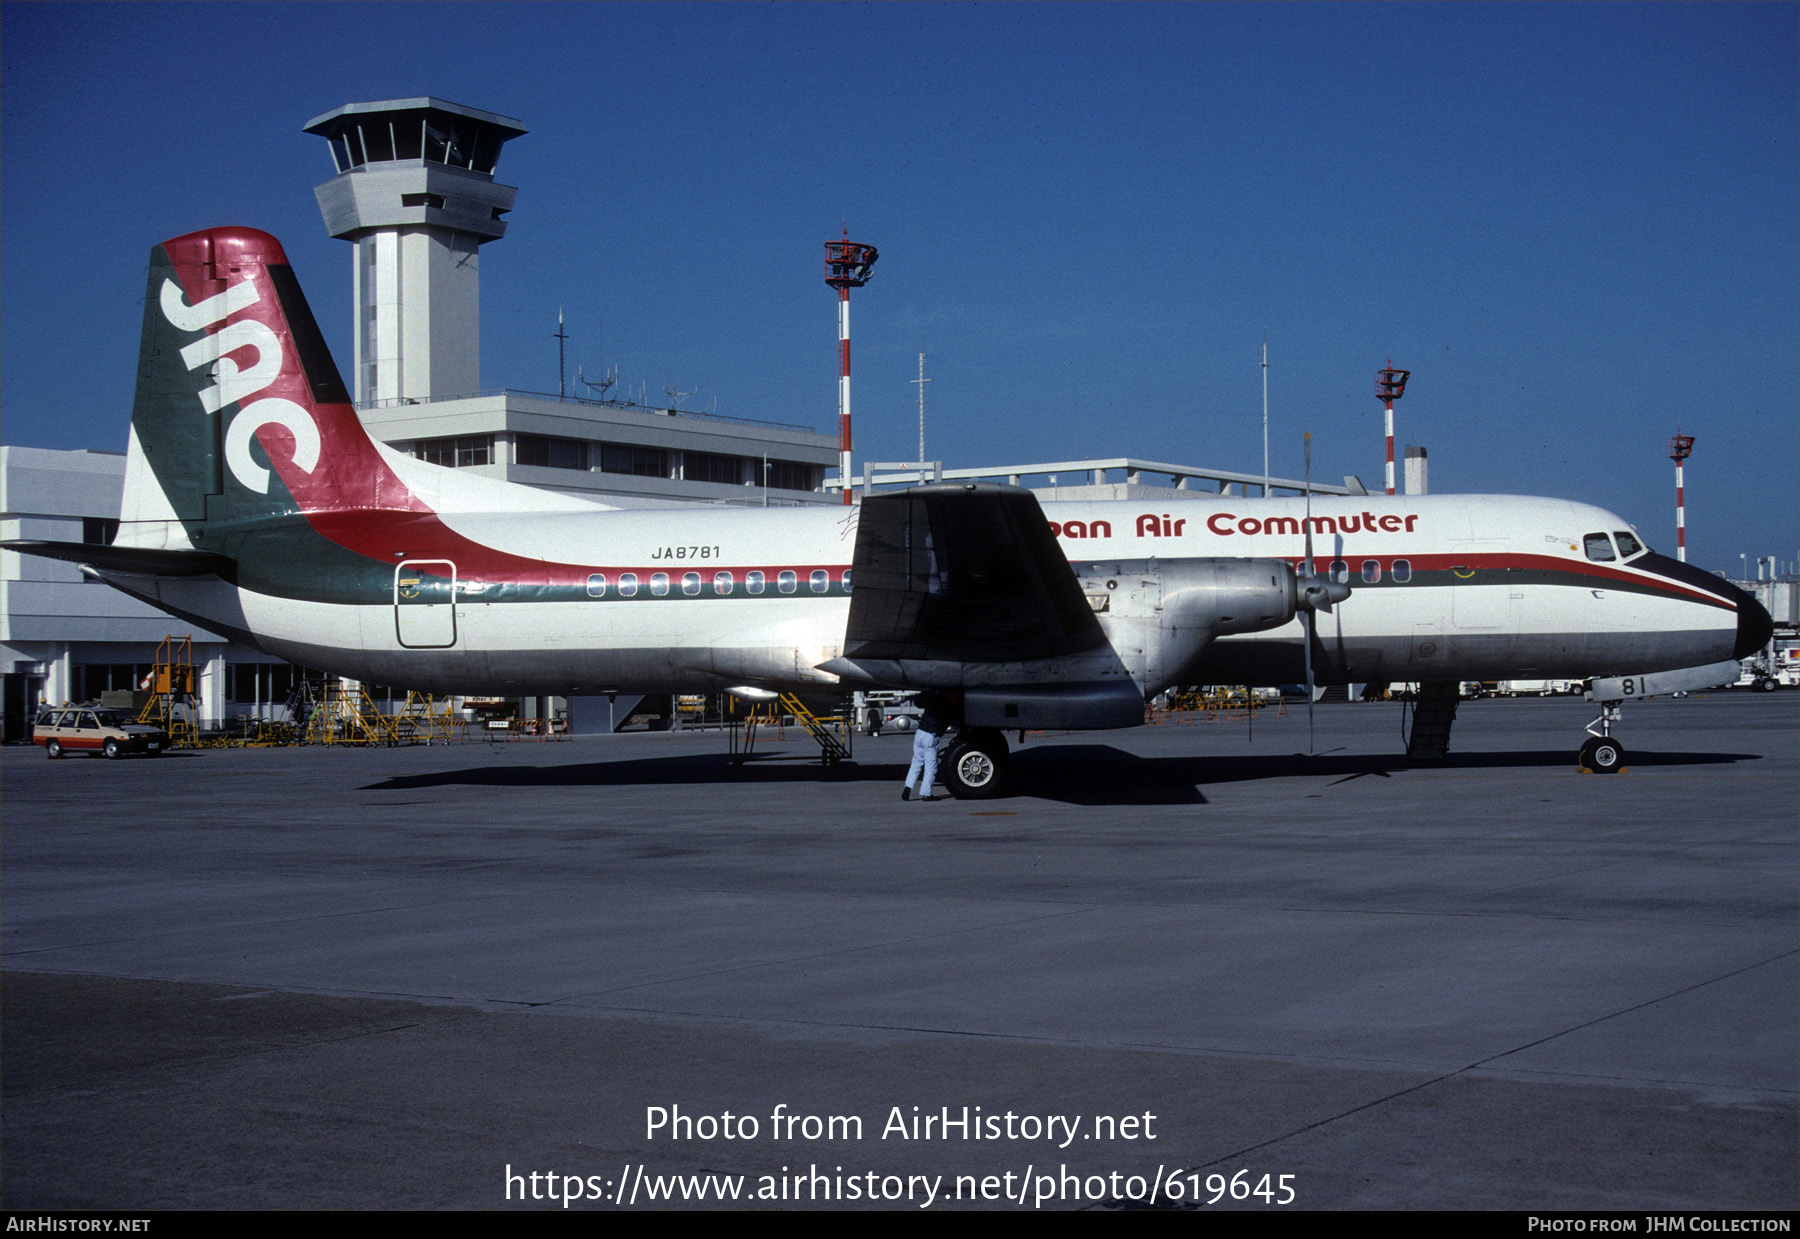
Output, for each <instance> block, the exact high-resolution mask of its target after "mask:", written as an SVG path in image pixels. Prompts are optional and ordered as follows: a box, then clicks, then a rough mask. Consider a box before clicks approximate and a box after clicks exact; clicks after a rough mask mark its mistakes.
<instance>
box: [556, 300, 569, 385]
mask: <svg viewBox="0 0 1800 1239" xmlns="http://www.w3.org/2000/svg"><path fill="white" fill-rule="evenodd" d="M568 343H569V333H568V332H566V331H564V330H563V312H562V307H561V306H560V305H559V306H557V307H556V398H557V399H558V400H561V399H562V398H563V397H564V396H566V395H568V392H566V391H565V390H563V389H564V387H565V386H566V380H565V379H564V378H563V376H564V375H565V374H567V373H568V372H569V367H568V362H567V360H566V359H565V357H564V350H565V349H566V348H567V347H568Z"/></svg>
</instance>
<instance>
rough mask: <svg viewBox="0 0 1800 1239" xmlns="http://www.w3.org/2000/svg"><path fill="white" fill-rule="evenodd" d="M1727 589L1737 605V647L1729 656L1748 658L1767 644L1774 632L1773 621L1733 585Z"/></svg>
mask: <svg viewBox="0 0 1800 1239" xmlns="http://www.w3.org/2000/svg"><path fill="white" fill-rule="evenodd" d="M1728 588H1729V589H1730V590H1731V592H1732V594H1733V595H1734V596H1735V597H1736V599H1737V604H1738V630H1737V645H1736V646H1734V647H1733V648H1732V654H1731V656H1732V657H1733V658H1748V657H1750V655H1752V654H1754V653H1756V651H1758V650H1760V649H1762V647H1763V646H1765V645H1767V644H1768V643H1769V638H1770V636H1772V635H1773V634H1774V632H1775V621H1774V620H1773V619H1771V618H1770V617H1769V613H1768V612H1767V611H1765V610H1763V608H1762V604H1761V603H1760V602H1758V601H1757V600H1756V599H1755V598H1753V597H1751V596H1750V595H1749V594H1747V593H1745V592H1744V591H1743V590H1741V589H1739V588H1737V586H1735V585H1733V586H1728Z"/></svg>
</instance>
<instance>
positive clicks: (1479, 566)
mask: <svg viewBox="0 0 1800 1239" xmlns="http://www.w3.org/2000/svg"><path fill="white" fill-rule="evenodd" d="M1505 547H1506V544H1505V543H1503V542H1459V543H1457V544H1456V545H1455V546H1454V547H1453V548H1452V554H1453V556H1454V557H1455V558H1456V559H1458V560H1459V561H1461V562H1459V563H1457V564H1456V565H1455V566H1454V567H1452V568H1451V577H1452V579H1453V581H1454V585H1453V586H1452V588H1451V590H1450V622H1451V623H1452V624H1454V625H1455V626H1456V627H1457V628H1459V629H1465V630H1466V629H1487V630H1490V631H1496V632H1497V631H1500V630H1502V629H1505V628H1508V627H1510V626H1511V624H1512V619H1513V614H1512V610H1513V598H1512V589H1511V585H1510V582H1509V581H1508V580H1507V574H1506V572H1505V570H1504V569H1496V568H1493V567H1488V566H1485V565H1484V564H1483V561H1484V560H1487V559H1490V558H1491V557H1492V556H1493V555H1494V554H1495V553H1496V552H1498V551H1502V550H1504V549H1505Z"/></svg>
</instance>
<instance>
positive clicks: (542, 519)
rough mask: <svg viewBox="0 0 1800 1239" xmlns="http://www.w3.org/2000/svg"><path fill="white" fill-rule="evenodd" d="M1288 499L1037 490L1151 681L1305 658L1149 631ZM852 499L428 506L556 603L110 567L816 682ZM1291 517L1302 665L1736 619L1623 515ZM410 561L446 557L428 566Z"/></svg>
mask: <svg viewBox="0 0 1800 1239" xmlns="http://www.w3.org/2000/svg"><path fill="white" fill-rule="evenodd" d="M418 468H419V466H417V465H415V466H413V469H414V471H416V470H417V469H418ZM1307 509H1308V505H1307V501H1306V500H1305V499H1304V498H1292V499H1243V498H1235V497H1229V496H1221V497H1218V498H1208V499H1199V500H1195V499H1188V500H1183V501H1179V502H1174V503H1169V504H1165V505H1156V504H1152V503H1147V502H1141V501H1116V502H1091V503H1046V504H1044V505H1043V510H1044V513H1045V515H1046V517H1047V518H1048V519H1049V521H1050V522H1051V526H1052V530H1053V532H1055V533H1056V535H1057V537H1058V541H1059V544H1060V545H1061V547H1062V548H1063V550H1064V552H1065V553H1066V555H1067V556H1068V558H1069V561H1070V563H1071V564H1072V565H1073V566H1074V568H1075V571H1076V575H1077V577H1078V579H1079V580H1080V581H1081V582H1082V586H1083V591H1084V592H1085V593H1086V594H1087V595H1088V597H1089V600H1090V602H1091V603H1092V604H1093V605H1094V608H1095V610H1096V611H1097V612H1098V613H1099V614H1098V619H1099V621H1100V624H1101V627H1102V630H1103V632H1105V634H1106V636H1107V638H1108V639H1109V641H1110V642H1111V643H1112V645H1113V648H1114V651H1115V652H1116V653H1117V654H1118V656H1119V658H1120V659H1121V660H1122V661H1123V662H1124V664H1125V666H1126V668H1127V669H1128V670H1129V672H1130V674H1131V676H1132V678H1133V680H1134V681H1136V682H1137V685H1138V687H1139V688H1140V689H1141V690H1142V691H1143V692H1144V693H1145V695H1146V696H1148V695H1153V694H1155V693H1156V692H1159V691H1161V690H1162V689H1164V688H1166V687H1168V686H1169V685H1170V684H1175V683H1220V682H1223V683H1251V684H1256V683H1283V682H1290V681H1294V680H1297V679H1299V678H1300V676H1301V667H1302V661H1303V622H1304V620H1303V617H1296V618H1294V619H1293V620H1291V621H1289V622H1287V623H1285V624H1283V625H1282V626H1280V627H1276V628H1273V629H1270V630H1268V631H1263V632H1255V633H1243V634H1237V635H1227V636H1221V637H1219V638H1217V639H1216V640H1211V641H1209V642H1207V643H1205V645H1204V648H1201V649H1197V650H1196V649H1193V648H1190V647H1189V646H1186V645H1183V646H1180V647H1179V648H1177V647H1176V646H1174V645H1170V644H1169V641H1168V639H1167V638H1166V636H1165V634H1164V630H1163V628H1162V619H1161V611H1162V590H1163V587H1164V578H1165V576H1167V575H1168V574H1169V571H1170V570H1171V568H1172V567H1173V566H1174V565H1178V564H1179V563H1180V562H1181V561H1185V560H1206V559H1264V560H1282V561H1286V562H1288V563H1295V562H1297V561H1301V560H1302V559H1303V557H1304V556H1305V554H1306V550H1307V547H1306V539H1305V536H1304V534H1303V533H1302V532H1301V527H1302V526H1301V522H1302V521H1303V520H1304V519H1305V518H1306V514H1307ZM857 514H858V509H856V508H850V509H839V508H777V509H744V508H695V509H679V510H605V509H596V508H593V507H584V508H582V509H579V510H573V511H525V512H515V513H503V514H481V513H475V512H467V511H464V512H457V511H451V510H439V511H438V513H437V515H438V517H439V518H440V519H441V520H442V521H443V522H444V524H446V525H448V526H450V527H451V528H453V529H454V530H455V531H457V532H458V533H459V534H461V535H463V536H464V537H466V538H467V539H469V540H470V541H471V542H473V543H477V544H480V545H481V546H483V547H486V548H491V549H492V550H494V551H496V552H501V553H504V554H505V555H506V556H508V557H509V558H510V559H511V560H513V561H514V562H516V561H517V560H519V559H527V560H531V561H539V562H542V563H544V564H547V565H565V566H566V565H570V564H577V565H591V566H592V574H593V576H592V578H590V579H592V580H595V581H597V582H598V584H597V587H594V588H591V589H589V590H588V591H585V592H583V594H582V595H581V596H579V597H571V596H567V595H566V591H565V596H561V597H557V598H554V599H551V600H534V599H533V598H532V597H531V594H532V589H531V582H530V581H517V580H513V581H500V580H493V579H485V578H484V574H483V573H482V572H481V571H480V570H479V568H478V566H476V565H456V566H455V577H456V584H455V587H454V590H453V591H452V593H451V595H450V596H448V597H446V599H445V600H444V601H441V602H437V603H435V604H430V603H427V604H420V603H419V602H416V601H412V602H409V601H408V600H406V599H403V598H402V596H401V594H402V591H403V589H404V588H405V582H406V581H407V580H408V579H409V578H408V577H407V576H406V573H407V572H408V571H409V569H408V568H407V567H406V566H404V565H406V564H408V563H410V562H412V561H409V560H407V558H406V555H407V548H405V547H395V548H394V549H393V554H394V555H395V556H396V560H397V561H398V562H399V563H400V564H401V565H402V566H400V567H396V569H395V588H394V592H393V596H392V597H391V598H386V599H382V600H379V601H375V600H370V601H366V602H361V603H355V604H350V603H343V602H319V601H309V600H307V599H305V598H301V597H280V596H275V595H273V594H270V593H259V592H253V591H251V590H247V589H241V588H236V587H233V586H230V585H227V584H225V583H223V582H221V581H217V580H211V579H207V580H199V579H162V580H150V579H146V578H130V579H128V580H127V579H119V580H118V581H117V582H116V583H118V584H120V585H121V586H122V587H125V588H128V589H130V590H131V591H132V592H134V593H138V594H140V595H141V596H144V597H146V598H149V599H150V600H152V601H155V602H157V603H158V604H159V605H162V606H165V607H167V608H169V609H171V610H173V611H175V612H177V613H179V614H182V615H185V616H188V617H191V618H193V619H195V620H198V621H200V622H205V623H211V624H213V625H215V626H217V627H220V628H223V629H226V630H229V631H232V632H234V633H236V634H237V635H240V636H242V637H244V638H246V639H248V640H251V641H253V642H254V643H255V644H256V645H258V646H259V647H261V648H262V649H264V650H267V651H268V652H270V653H273V654H277V655H279V656H282V657H284V658H287V659H289V660H290V661H293V662H296V663H299V664H302V665H306V666H313V667H319V668H322V669H325V670H328V671H332V672H335V673H339V674H344V675H350V676H355V677H358V678H361V679H365V680H370V681H374V682H378V683H384V684H391V685H395V686H402V687H417V688H421V689H432V690H437V691H459V692H497V693H509V694H510V693H519V694H522V693H549V692H554V693H592V692H602V691H609V690H630V691H661V692H672V691H707V690H711V689H717V688H722V687H731V686H737V685H760V686H764V687H771V688H795V687H808V686H820V685H828V684H831V683H833V682H835V681H834V677H833V676H832V675H830V674H828V673H826V672H823V671H819V670H817V668H818V666H819V664H821V663H824V662H827V661H828V660H831V659H833V658H836V657H839V656H840V655H842V654H844V653H845V651H844V634H845V626H846V621H847V618H848V614H849V607H850V598H849V596H848V593H847V591H846V590H845V589H844V583H845V582H844V578H845V577H846V575H847V574H848V573H849V571H850V567H851V563H852V559H853V552H854V548H855V543H856V522H857ZM1311 514H1312V528H1313V531H1314V532H1313V537H1312V543H1313V555H1314V560H1315V563H1316V569H1317V571H1318V572H1319V573H1320V574H1322V575H1324V574H1334V575H1337V576H1340V577H1343V578H1346V579H1347V580H1348V582H1349V584H1350V586H1351V594H1350V597H1349V598H1348V599H1346V600H1345V601H1343V602H1341V603H1339V604H1338V605H1337V606H1336V607H1334V608H1332V610H1331V611H1329V612H1328V613H1322V614H1320V615H1319V616H1318V633H1317V636H1318V640H1317V642H1316V645H1315V664H1316V665H1315V674H1316V676H1317V678H1318V679H1319V680H1320V681H1321V682H1327V683H1330V682H1346V681H1350V680H1358V681H1362V680H1397V681H1398V680H1427V679H1433V680H1441V679H1496V678H1511V677H1517V676H1536V677H1556V678H1584V677H1587V676H1593V675H1614V674H1630V673H1636V672H1640V671H1647V670H1655V669H1661V668H1667V667H1678V666H1691V665H1697V664H1701V663H1706V662H1710V661H1714V660H1716V659H1718V658H1724V657H1730V656H1731V646H1732V641H1733V638H1734V636H1735V633H1736V624H1737V619H1736V616H1735V614H1734V612H1733V611H1732V610H1731V609H1730V608H1729V607H1728V606H1725V605H1722V604H1721V602H1720V600H1719V599H1717V598H1710V599H1709V598H1708V597H1707V596H1706V595H1705V594H1704V592H1702V591H1698V590H1696V589H1694V588H1690V587H1686V586H1682V585H1681V584H1680V583H1678V582H1674V581H1671V580H1670V579H1668V578H1667V577H1666V576H1663V575H1659V574H1658V573H1657V572H1654V571H1651V570H1649V568H1648V567H1647V566H1645V565H1650V564H1652V563H1654V562H1658V561H1661V557H1659V556H1654V555H1650V554H1649V553H1647V552H1640V553H1638V554H1632V555H1629V557H1627V556H1626V555H1625V554H1621V553H1616V552H1615V550H1614V549H1613V548H1606V554H1608V555H1610V556H1612V558H1610V559H1598V558H1596V557H1595V556H1594V550H1595V549H1596V545H1595V544H1594V543H1593V542H1591V541H1590V539H1592V537H1593V536H1594V535H1605V536H1607V537H1611V536H1612V535H1615V534H1617V533H1619V532H1622V531H1627V530H1629V526H1628V525H1626V524H1625V522H1623V521H1622V520H1620V519H1619V518H1618V517H1616V516H1613V515H1612V514H1610V513H1607V512H1605V511H1603V510H1601V509H1599V508H1595V507H1591V506H1588V505H1584V504H1578V503H1572V502H1567V501H1563V500H1554V499H1534V498H1520V497H1510V496H1458V495H1432V496H1357V497H1348V498H1346V497H1337V496H1332V497H1319V496H1315V497H1314V498H1313V499H1312V500H1311ZM1629 545H1630V544H1629V543H1627V546H1629ZM431 562H432V563H433V564H434V565H435V566H434V567H432V568H431V571H434V572H438V573H440V574H443V573H445V567H444V565H445V563H447V561H444V560H441V559H435V558H434V559H433V560H432V561H431ZM1634 562H1635V563H1636V564H1638V565H1640V566H1634ZM1662 562H1666V561H1662ZM755 574H760V576H761V579H760V582H757V580H756V576H755ZM489 576H490V577H491V574H489ZM659 577H660V579H659ZM628 579H631V586H630V590H629V592H626V589H625V588H623V587H622V586H623V584H624V582H625V581H626V580H628ZM851 584H852V585H853V584H854V583H853V582H851ZM1721 651H1723V652H1721Z"/></svg>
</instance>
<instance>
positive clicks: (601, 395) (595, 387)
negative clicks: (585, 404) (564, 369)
mask: <svg viewBox="0 0 1800 1239" xmlns="http://www.w3.org/2000/svg"><path fill="white" fill-rule="evenodd" d="M575 378H576V380H577V381H579V382H580V383H581V385H582V386H583V387H585V388H587V389H588V393H589V395H590V396H591V397H592V398H593V399H595V400H605V399H606V393H607V392H608V391H609V390H611V388H612V386H613V384H615V383H617V382H618V381H619V371H618V368H617V367H614V368H613V369H611V370H609V371H607V372H606V377H605V378H603V379H601V380H600V381H599V382H598V383H596V382H594V380H592V379H590V378H589V377H588V376H587V374H586V373H585V372H584V371H583V370H582V369H581V367H580V366H577V367H576V368H575ZM595 393H598V394H595Z"/></svg>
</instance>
